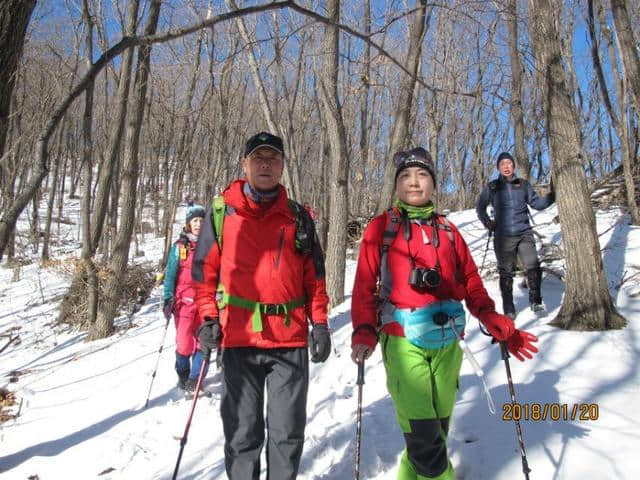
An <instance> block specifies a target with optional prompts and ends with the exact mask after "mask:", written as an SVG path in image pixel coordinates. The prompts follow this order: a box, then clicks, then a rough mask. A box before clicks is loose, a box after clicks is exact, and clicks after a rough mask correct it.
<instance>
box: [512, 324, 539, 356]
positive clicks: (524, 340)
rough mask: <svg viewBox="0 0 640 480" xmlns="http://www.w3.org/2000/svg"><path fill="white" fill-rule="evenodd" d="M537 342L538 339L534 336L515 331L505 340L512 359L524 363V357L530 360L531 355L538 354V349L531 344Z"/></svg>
mask: <svg viewBox="0 0 640 480" xmlns="http://www.w3.org/2000/svg"><path fill="white" fill-rule="evenodd" d="M537 341H538V337H536V336H535V335H533V334H531V333H529V332H525V331H524V330H516V331H515V332H513V335H511V336H510V337H509V338H508V339H507V348H508V349H509V351H510V352H511V354H512V355H513V356H514V357H516V358H517V359H518V360H520V361H521V362H524V360H525V359H524V357H527V358H529V359H531V358H533V354H534V353H537V352H538V349H537V348H536V347H535V346H534V345H533V343H532V342H537Z"/></svg>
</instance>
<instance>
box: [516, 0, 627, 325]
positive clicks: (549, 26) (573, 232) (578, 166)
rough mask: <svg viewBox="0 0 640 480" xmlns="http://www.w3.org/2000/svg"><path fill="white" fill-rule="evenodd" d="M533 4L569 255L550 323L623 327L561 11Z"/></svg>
mask: <svg viewBox="0 0 640 480" xmlns="http://www.w3.org/2000/svg"><path fill="white" fill-rule="evenodd" d="M528 5H529V12H530V13H531V14H530V16H529V18H530V19H531V21H532V23H531V43H532V46H533V50H534V56H535V60H536V65H537V68H538V69H539V70H540V71H541V73H542V75H541V76H540V77H539V78H542V79H543V80H544V82H543V85H541V90H542V92H543V99H544V110H545V120H546V126H547V142H548V144H549V149H550V153H551V157H552V159H553V162H552V175H553V179H554V182H555V186H556V191H557V197H556V198H557V202H558V212H559V215H560V219H561V222H562V233H563V243H564V252H565V256H566V271H567V275H566V289H565V293H564V298H563V301H562V306H561V307H560V312H559V313H558V316H557V317H556V318H555V319H554V320H553V321H552V322H551V325H554V326H558V327H561V328H564V329H568V330H604V329H611V328H621V327H623V326H624V325H625V324H626V321H625V319H624V318H623V317H622V316H621V315H620V314H619V313H618V312H617V311H616V308H615V306H614V305H613V302H612V300H611V296H610V295H609V290H608V288H607V282H606V278H605V275H604V267H603V262H602V256H601V254H600V245H599V243H598V235H597V232H596V224H595V215H594V213H593V208H592V206H591V199H590V196H589V189H588V186H587V179H586V176H585V173H584V166H583V162H582V158H583V155H582V152H581V148H580V132H579V126H578V122H577V115H576V110H575V105H574V104H573V101H572V95H571V92H570V91H569V89H568V86H567V79H566V77H565V72H564V69H563V64H562V61H563V60H562V55H561V45H560V32H559V31H558V25H559V24H560V22H561V14H562V12H561V10H560V11H559V9H558V8H557V6H555V5H552V2H551V0H528ZM533 12H535V15H534V14H533Z"/></svg>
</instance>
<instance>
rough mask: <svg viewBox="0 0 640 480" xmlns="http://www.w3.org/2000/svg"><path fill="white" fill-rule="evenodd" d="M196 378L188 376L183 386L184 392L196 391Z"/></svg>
mask: <svg viewBox="0 0 640 480" xmlns="http://www.w3.org/2000/svg"><path fill="white" fill-rule="evenodd" d="M197 381H198V379H197V378H190V379H188V380H187V381H186V384H185V387H184V391H185V392H189V393H193V392H195V391H196V384H197Z"/></svg>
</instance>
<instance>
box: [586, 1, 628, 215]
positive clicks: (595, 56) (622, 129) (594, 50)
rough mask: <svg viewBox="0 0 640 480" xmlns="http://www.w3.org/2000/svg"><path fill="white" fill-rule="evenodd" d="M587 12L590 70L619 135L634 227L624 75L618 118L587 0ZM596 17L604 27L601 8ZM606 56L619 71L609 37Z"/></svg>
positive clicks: (618, 88) (618, 86)
mask: <svg viewBox="0 0 640 480" xmlns="http://www.w3.org/2000/svg"><path fill="white" fill-rule="evenodd" d="M588 10H589V17H588V24H589V36H590V37H591V58H592V61H593V67H594V70H595V71H596V78H597V79H598V84H599V85H600V92H601V94H602V99H603V101H604V105H605V107H606V110H607V113H608V114H609V118H611V122H612V123H613V125H614V128H615V129H616V132H618V139H619V140H620V156H621V157H622V169H623V174H624V181H625V182H624V183H625V187H626V188H625V190H626V195H627V206H628V207H629V212H630V213H631V221H632V222H633V223H634V224H635V225H640V212H638V204H637V203H636V191H635V185H634V182H633V173H632V167H631V162H632V160H631V156H632V151H631V148H630V145H629V141H630V138H629V131H628V128H627V125H628V116H627V108H626V106H625V101H624V99H625V98H627V95H626V88H625V86H626V83H627V82H626V79H625V75H624V69H623V71H622V72H621V73H620V74H619V75H617V77H618V78H617V79H616V80H617V81H616V82H615V84H616V91H617V92H616V93H617V98H618V99H620V118H618V116H617V115H616V112H615V110H614V108H613V105H612V103H611V98H610V96H609V90H608V89H607V83H606V79H605V76H604V71H603V69H602V63H601V61H600V52H599V48H598V45H599V42H598V36H597V33H596V28H595V25H596V23H595V15H594V11H593V0H589V5H588ZM599 14H600V15H599V16H600V17H601V24H602V25H603V27H604V26H605V25H606V23H605V22H604V19H603V18H602V17H603V16H604V10H603V9H600V10H599ZM607 30H608V28H607ZM609 54H610V60H611V61H612V62H613V63H612V65H614V68H613V70H614V72H615V71H618V69H617V68H616V67H615V65H617V62H616V57H615V53H614V51H613V45H612V38H609ZM614 77H615V75H614Z"/></svg>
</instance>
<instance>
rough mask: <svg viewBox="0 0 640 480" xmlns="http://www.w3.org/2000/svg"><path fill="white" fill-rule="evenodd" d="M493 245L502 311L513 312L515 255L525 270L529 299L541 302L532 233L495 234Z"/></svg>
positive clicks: (540, 276)
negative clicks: (507, 235) (496, 261)
mask: <svg viewBox="0 0 640 480" xmlns="http://www.w3.org/2000/svg"><path fill="white" fill-rule="evenodd" d="M493 246H494V249H495V253H496V259H497V260H498V273H499V275H500V293H501V294H502V308H503V312H505V313H506V312H509V311H510V312H515V308H514V306H513V276H514V273H513V272H514V270H515V267H516V259H517V257H520V261H521V262H522V264H523V265H522V266H523V268H524V269H525V270H526V272H527V284H528V286H529V301H530V302H535V303H541V302H542V297H541V295H540V282H541V280H542V272H541V270H540V263H539V262H538V254H537V252H536V242H535V240H534V238H533V233H532V232H527V233H524V234H522V235H517V236H513V237H506V236H500V235H497V236H496V237H495V238H494V243H493Z"/></svg>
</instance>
